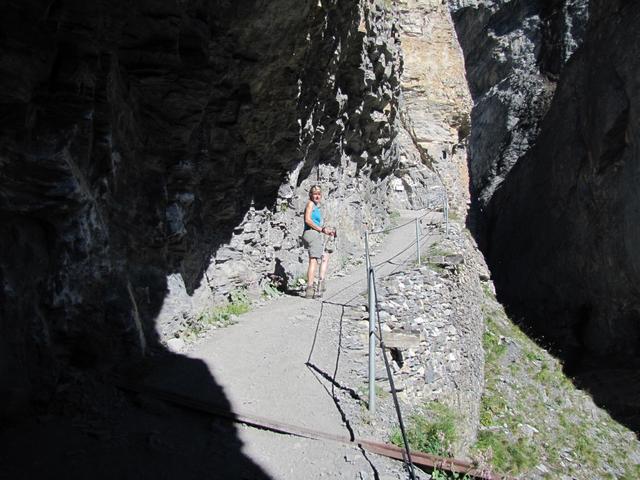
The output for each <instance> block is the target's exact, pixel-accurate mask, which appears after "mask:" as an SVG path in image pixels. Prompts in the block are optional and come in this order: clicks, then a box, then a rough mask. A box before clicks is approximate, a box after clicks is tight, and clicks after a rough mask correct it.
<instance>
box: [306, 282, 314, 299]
mask: <svg viewBox="0 0 640 480" xmlns="http://www.w3.org/2000/svg"><path fill="white" fill-rule="evenodd" d="M314 294H315V288H313V285H309V286H308V287H307V290H306V291H305V294H304V298H313V297H314Z"/></svg>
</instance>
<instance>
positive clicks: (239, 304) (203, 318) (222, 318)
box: [188, 288, 251, 335]
mask: <svg viewBox="0 0 640 480" xmlns="http://www.w3.org/2000/svg"><path fill="white" fill-rule="evenodd" d="M250 308H251V301H250V300H249V297H248V295H247V290H246V289H244V288H239V289H236V290H233V291H232V292H231V293H230V294H229V303H227V304H225V305H218V306H216V307H213V308H210V309H207V310H205V311H203V312H202V313H200V315H198V318H197V321H196V323H195V324H194V325H192V326H191V328H190V331H189V332H188V333H189V334H191V335H194V334H195V335H197V334H199V333H201V332H202V331H204V330H206V329H207V327H216V328H221V327H227V326H229V325H232V324H233V323H235V321H234V316H237V315H242V314H243V313H247V312H248V311H249V309H250Z"/></svg>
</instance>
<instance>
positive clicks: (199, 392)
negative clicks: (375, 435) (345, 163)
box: [146, 212, 428, 479]
mask: <svg viewBox="0 0 640 480" xmlns="http://www.w3.org/2000/svg"><path fill="white" fill-rule="evenodd" d="M418 215H423V213H422V212H404V214H403V216H402V217H401V219H400V222H399V224H403V223H406V222H407V221H409V220H411V219H412V218H415V217H416V216H418ZM423 240H424V241H425V247H426V243H427V241H428V239H423ZM414 241H415V228H414V225H413V223H410V224H409V225H406V226H404V227H401V228H397V229H395V230H393V231H392V232H390V233H389V234H387V236H386V238H384V240H383V242H382V243H381V244H380V245H379V246H378V247H377V250H378V251H377V255H376V256H375V257H373V258H374V260H373V262H374V264H377V263H380V262H382V261H383V260H386V259H388V258H391V257H394V256H395V258H394V259H393V260H392V261H390V262H387V263H384V264H383V265H381V266H380V267H378V268H377V269H376V274H377V276H378V277H381V276H384V275H386V274H388V273H390V272H392V271H395V270H398V269H400V268H402V265H403V262H405V261H406V262H413V261H415V246H414V247H412V248H409V249H407V250H406V251H403V250H404V249H405V248H406V247H408V246H409V245H411V244H412V242H414ZM399 252H402V253H400V254H399V255H397V254H398V253H399ZM364 277H365V272H364V266H362V265H360V266H356V267H354V268H352V270H351V272H350V273H349V274H347V275H345V276H344V277H342V278H331V279H330V281H328V282H327V292H326V293H325V295H324V298H323V299H322V300H309V299H305V298H302V297H294V296H286V297H281V298H278V299H276V300H274V301H271V302H269V303H268V304H267V305H265V306H263V307H261V308H258V309H256V310H253V311H251V312H249V313H247V314H245V315H243V316H241V317H240V319H239V322H238V323H237V324H235V325H233V326H231V327H229V328H226V329H222V330H218V331H216V332H215V334H214V335H213V336H212V337H210V338H208V339H206V340H205V341H203V342H202V343H200V344H198V345H197V346H195V348H193V349H192V351H191V352H190V353H188V356H189V357H190V358H191V359H195V360H199V361H201V362H203V363H204V364H205V365H206V366H207V368H208V369H209V371H210V373H211V375H212V376H213V378H214V379H215V382H217V383H218V384H219V385H220V386H221V387H222V389H223V391H224V394H225V395H226V398H227V400H228V402H230V408H231V410H232V411H233V412H236V413H239V414H250V415H257V416H261V417H267V418H269V419H270V420H272V421H275V422H286V423H288V424H293V425H296V426H300V427H305V428H309V429H314V430H317V431H321V432H324V433H328V434H336V435H342V436H346V437H349V436H350V435H351V433H352V431H351V430H350V423H351V422H354V421H358V419H354V418H348V417H347V415H346V414H345V411H344V409H343V408H341V405H340V400H339V399H338V398H337V397H336V396H335V395H332V386H333V387H334V388H335V384H334V385H332V382H331V379H332V378H334V379H335V380H334V381H335V382H337V383H338V384H340V385H339V386H340V387H343V389H345V388H346V389H350V390H353V391H354V390H355V389H356V388H357V385H354V384H349V383H350V382H351V383H352V382H353V379H352V378H351V379H349V378H345V377H344V376H341V374H340V373H338V375H337V376H336V373H337V372H336V366H337V359H338V355H339V351H338V342H339V339H340V338H339V337H340V325H339V321H340V319H342V318H344V313H345V311H347V310H354V309H357V310H359V312H360V313H359V314H360V315H362V310H361V304H362V297H361V294H362V292H363V291H365V290H366V285H365V281H364ZM363 347H364V345H363ZM365 361H366V360H365ZM340 368H344V366H343V365H341V366H340ZM379 368H380V367H379ZM146 383H147V384H148V385H153V386H156V387H160V388H163V389H167V390H171V391H175V392H178V393H180V394H181V395H186V396H190V397H194V398H198V399H201V400H209V401H212V402H216V401H218V400H219V399H217V398H213V397H215V396H213V397H212V395H210V394H209V393H208V392H207V391H206V388H204V389H202V388H201V387H202V385H200V384H199V383H198V382H197V381H196V380H194V379H193V378H190V377H189V375H188V372H186V371H185V369H184V368H183V366H182V364H181V363H179V362H177V363H175V364H169V365H164V366H163V368H162V369H161V370H157V371H155V372H154V373H153V374H152V375H151V376H149V377H148V378H147V380H146ZM351 411H353V409H351ZM238 435H239V437H240V440H241V442H242V443H243V445H244V446H243V453H244V455H246V456H247V457H249V458H251V459H252V460H253V461H254V462H255V463H257V464H258V465H259V466H261V467H262V468H263V469H264V471H265V472H266V473H267V474H268V475H269V476H271V477H272V478H274V479H303V478H309V479H311V478H322V477H323V476H324V477H326V478H348V479H368V478H371V479H373V478H405V477H406V475H405V474H404V473H403V470H402V465H401V464H400V463H399V462H394V461H391V460H388V459H386V458H383V457H379V456H376V455H373V454H365V453H364V452H361V451H360V450H359V449H358V448H357V447H355V446H346V445H342V444H338V443H334V442H327V441H316V440H309V439H305V438H300V437H294V436H287V435H280V434H275V433H272V432H267V431H261V430H258V429H254V428H248V427H242V428H240V429H239V431H238ZM376 440H380V441H385V440H386V439H383V438H381V439H376ZM238 478H242V477H240V476H239V477H238Z"/></svg>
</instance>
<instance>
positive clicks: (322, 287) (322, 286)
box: [318, 280, 327, 293]
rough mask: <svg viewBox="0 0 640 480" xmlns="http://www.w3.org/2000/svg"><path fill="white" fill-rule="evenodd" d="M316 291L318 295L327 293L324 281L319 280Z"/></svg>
mask: <svg viewBox="0 0 640 480" xmlns="http://www.w3.org/2000/svg"><path fill="white" fill-rule="evenodd" d="M318 291H319V292H320V293H324V292H326V291H327V283H326V282H325V281H324V280H320V283H318Z"/></svg>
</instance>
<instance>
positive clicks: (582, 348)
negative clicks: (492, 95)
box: [457, 0, 640, 430]
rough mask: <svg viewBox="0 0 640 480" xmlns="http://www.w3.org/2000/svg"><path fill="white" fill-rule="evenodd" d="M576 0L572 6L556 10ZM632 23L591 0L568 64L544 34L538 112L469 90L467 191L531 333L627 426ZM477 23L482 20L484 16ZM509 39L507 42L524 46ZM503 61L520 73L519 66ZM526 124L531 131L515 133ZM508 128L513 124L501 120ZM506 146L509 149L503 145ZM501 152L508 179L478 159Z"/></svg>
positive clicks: (637, 327)
mask: <svg viewBox="0 0 640 480" xmlns="http://www.w3.org/2000/svg"><path fill="white" fill-rule="evenodd" d="M511 3H514V4H519V5H521V6H522V5H524V2H511ZM577 5H578V4H574V3H567V4H566V6H565V8H564V9H563V10H564V11H568V9H569V7H572V6H574V7H575V6H577ZM505 8H506V5H505ZM476 10H477V11H478V12H480V11H481V10H482V9H481V8H480V7H478V8H476ZM579 10H581V11H584V7H581V9H579ZM464 12H465V11H464V9H463V10H462V11H460V12H458V13H457V15H458V22H459V23H458V34H459V35H460V34H462V33H463V32H464V31H472V28H471V27H466V29H465V28H461V25H464V22H463V23H462V24H461V23H460V21H461V20H462V19H463V17H464V14H465V13H464ZM461 15H462V16H461ZM639 20H640V8H638V5H637V4H635V3H634V2H624V1H616V2H604V1H597V0H594V1H592V2H590V3H589V20H588V24H587V27H586V29H585V30H584V33H583V34H581V35H579V37H582V41H576V42H573V43H576V44H577V43H580V46H579V47H578V48H577V49H575V52H574V53H573V55H572V56H571V58H570V59H569V60H568V62H566V63H565V64H564V66H563V67H561V68H558V66H559V65H560V64H561V63H562V60H565V58H564V57H563V56H560V57H556V58H557V61H552V59H553V58H554V57H553V56H549V55H548V54H545V53H544V46H545V43H542V44H541V47H542V48H541V49H540V50H538V55H537V63H536V65H539V66H540V67H541V68H545V69H551V71H552V72H553V73H559V76H558V78H559V82H558V87H557V89H555V88H554V95H553V99H552V102H551V103H550V104H549V107H548V108H547V107H546V104H547V101H544V102H543V104H544V105H545V106H544V108H538V106H537V105H539V104H538V103H536V102H534V101H533V100H528V101H527V102H525V103H523V104H522V108H523V109H525V110H526V109H531V111H532V112H533V113H534V115H533V117H530V116H524V117H517V116H515V117H513V116H512V114H511V113H510V112H512V110H508V109H507V110H505V109H504V108H503V104H504V102H502V103H500V102H499V104H500V108H501V109H502V110H501V113H499V114H495V115H494V114H491V113H490V112H491V109H487V108H485V107H483V103H484V102H485V100H484V98H485V97H476V101H477V104H476V106H475V108H474V112H475V113H474V123H473V127H472V130H473V131H475V132H476V133H475V134H474V133H472V141H471V151H472V152H473V153H472V158H471V160H470V161H471V166H472V171H473V172H474V176H475V177H477V178H474V180H473V181H474V185H476V194H477V195H479V197H480V202H481V204H482V205H484V215H483V219H484V224H483V227H484V229H485V231H484V234H483V240H484V243H485V246H486V248H485V251H486V253H487V255H488V260H489V262H490V264H491V268H492V272H493V275H494V278H495V281H496V286H497V289H498V292H499V293H500V295H501V298H502V299H503V300H504V301H505V302H506V303H507V304H508V305H509V306H510V308H511V310H512V313H513V314H515V315H516V316H517V317H520V318H523V321H524V322H525V323H526V324H527V325H528V326H529V327H531V328H532V329H533V331H534V332H535V333H536V334H537V336H543V337H545V341H546V342H549V343H551V344H553V345H554V346H555V347H556V348H557V352H559V353H560V354H561V355H562V356H563V358H564V361H565V366H566V369H567V370H568V372H569V373H571V374H572V375H577V376H578V378H577V380H578V382H580V383H581V384H583V385H585V386H586V387H587V388H589V390H590V391H591V392H592V393H593V394H594V396H595V397H596V399H597V400H598V401H599V402H601V403H602V404H604V405H606V406H607V407H608V408H609V409H610V411H612V412H613V413H614V414H616V415H617V416H618V418H620V419H621V420H623V421H624V422H626V423H627V424H628V425H629V426H630V427H632V428H635V429H636V430H637V429H638V425H640V422H639V421H638V411H640V407H639V406H638V404H637V400H636V398H637V391H636V390H635V388H632V387H631V385H635V384H637V382H636V381H635V380H633V378H634V377H633V375H634V373H632V370H629V369H630V368H631V369H633V368H635V365H637V361H638V353H639V346H640V323H639V322H638V320H639V318H640V317H639V313H638V312H639V311H640V303H639V300H640V297H639V291H638V289H637V287H636V286H637V284H638V271H639V270H638V265H637V257H638V252H637V245H638V231H637V227H636V225H637V223H638V222H637V221H638V209H639V208H640V207H639V205H638V195H637V187H636V179H637V175H638V172H637V171H638V162H639V156H638V153H639V152H638V148H637V141H636V138H637V135H638V125H639V124H638V112H637V108H636V106H637V105H638V100H639V99H638V82H637V79H638V75H639V72H638V68H639V64H638V61H637V58H638V50H639V48H640V44H639V42H638V37H637V35H636V26H637V24H638V21H639ZM526 23H527V22H526V21H525V22H524V24H526ZM579 23H580V22H579V21H576V19H575V18H574V21H572V22H555V23H554V22H550V23H548V27H547V32H549V31H555V32H556V33H555V34H553V35H551V38H559V37H558V36H559V35H560V32H559V31H558V30H557V26H558V25H562V24H564V25H565V26H569V25H573V26H574V27H575V25H578V24H579ZM476 25H477V28H481V27H482V25H485V22H480V23H478V24H476ZM511 25H512V26H517V25H522V23H519V22H514V23H512V24H511ZM482 28H485V27H482ZM517 28H520V27H517ZM570 30H571V29H569V30H567V28H566V27H563V28H562V29H561V30H560V31H570ZM484 31H486V28H485V30H484ZM543 32H544V30H543ZM487 38H489V37H487ZM574 38H576V37H574ZM487 41H489V40H487ZM462 43H463V45H464V43H465V42H464V41H463V42H462ZM560 43H562V42H560ZM513 44H514V46H513V47H512V48H510V49H509V50H508V51H509V52H510V51H512V50H517V49H518V48H519V46H520V45H521V44H522V43H521V42H513ZM566 45H567V46H568V48H564V49H562V52H568V51H571V50H573V49H574V46H573V44H572V43H570V42H569V43H566ZM473 51H474V49H473V48H472V49H471V50H469V47H467V54H466V55H467V67H468V74H469V82H470V84H471V85H472V87H473V88H472V91H475V92H478V91H482V90H483V87H482V84H481V83H478V81H477V79H476V77H477V71H476V70H474V65H479V64H478V63H476V62H473V61H471V62H470V55H471V53H472V52H473ZM471 56H472V55H471ZM472 57H473V56H472ZM506 58H509V56H507V57H506ZM507 66H508V67H509V69H513V71H514V72H516V73H515V74H517V71H518V69H517V68H516V66H517V65H516V64H511V65H507ZM541 71H543V70H541ZM509 75H511V74H509ZM480 78H481V79H483V78H485V76H484V75H480ZM548 78H550V79H553V78H555V77H553V76H548ZM533 80H535V79H533ZM533 80H532V81H531V82H527V85H523V88H524V87H525V86H527V87H528V86H529V85H532V86H533V90H534V91H535V90H536V88H537V87H536V84H537V83H536V82H535V81H533ZM507 87H508V86H505V88H504V89H503V90H504V93H505V94H507V93H508V98H509V99H512V100H510V101H511V102H512V103H513V102H516V101H517V102H519V99H520V98H521V97H519V96H518V95H516V94H515V93H516V92H514V91H513V90H511V91H510V89H509V88H507ZM476 95H477V93H476ZM543 97H544V96H543V95H542V96H538V97H537V98H543ZM491 101H492V102H495V100H491ZM536 112H537V113H536ZM512 118H513V121H511V119H512ZM532 118H533V121H532V120H531V119H532ZM486 120H490V121H489V122H487V121H486ZM526 123H528V125H527V128H528V129H530V130H527V132H532V133H526V134H525V135H519V134H518V131H519V128H520V125H525V124H526ZM496 125H497V127H496ZM509 125H513V126H514V127H513V128H512V129H511V130H509V128H508V126H509ZM505 126H506V128H505ZM527 136H528V137H527ZM478 137H484V140H478ZM503 138H507V139H508V140H509V142H507V143H505V142H503V141H502V140H501V139H503ZM518 138H520V139H525V138H529V140H527V141H526V142H520V141H517V139H518ZM474 139H475V140H474ZM534 140H535V144H534V142H533V141H534ZM474 142H475V146H474ZM491 142H494V143H495V149H496V150H495V152H494V153H493V155H492V156H489V155H483V154H482V152H485V153H487V152H490V150H489V149H488V148H479V146H482V145H489V144H491ZM505 145H506V146H507V147H508V148H507V149H505V148H504V146H505ZM517 145H521V146H522V148H519V147H518V148H516V146H517ZM511 146H514V147H513V148H512V147H511ZM510 151H513V152H515V154H514V155H512V156H511V157H509V156H505V152H510ZM508 158H513V159H517V164H516V165H515V167H513V168H512V169H511V170H510V171H509V173H508V175H506V176H505V175H504V174H503V173H502V172H503V169H501V167H500V165H497V168H494V169H493V171H491V168H487V166H488V165H489V163H488V160H490V159H495V160H496V161H499V162H500V161H503V159H508ZM483 159H484V160H483ZM476 162H479V165H478V166H477V167H474V165H475V163H476ZM511 163H512V162H506V163H505V164H511ZM486 172H488V173H486ZM487 179H488V181H486V180H487ZM496 183H500V184H501V186H500V188H499V189H497V190H493V189H492V188H487V187H486V185H491V184H496ZM598 371H599V372H600V373H598ZM616 392H617V393H616Z"/></svg>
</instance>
